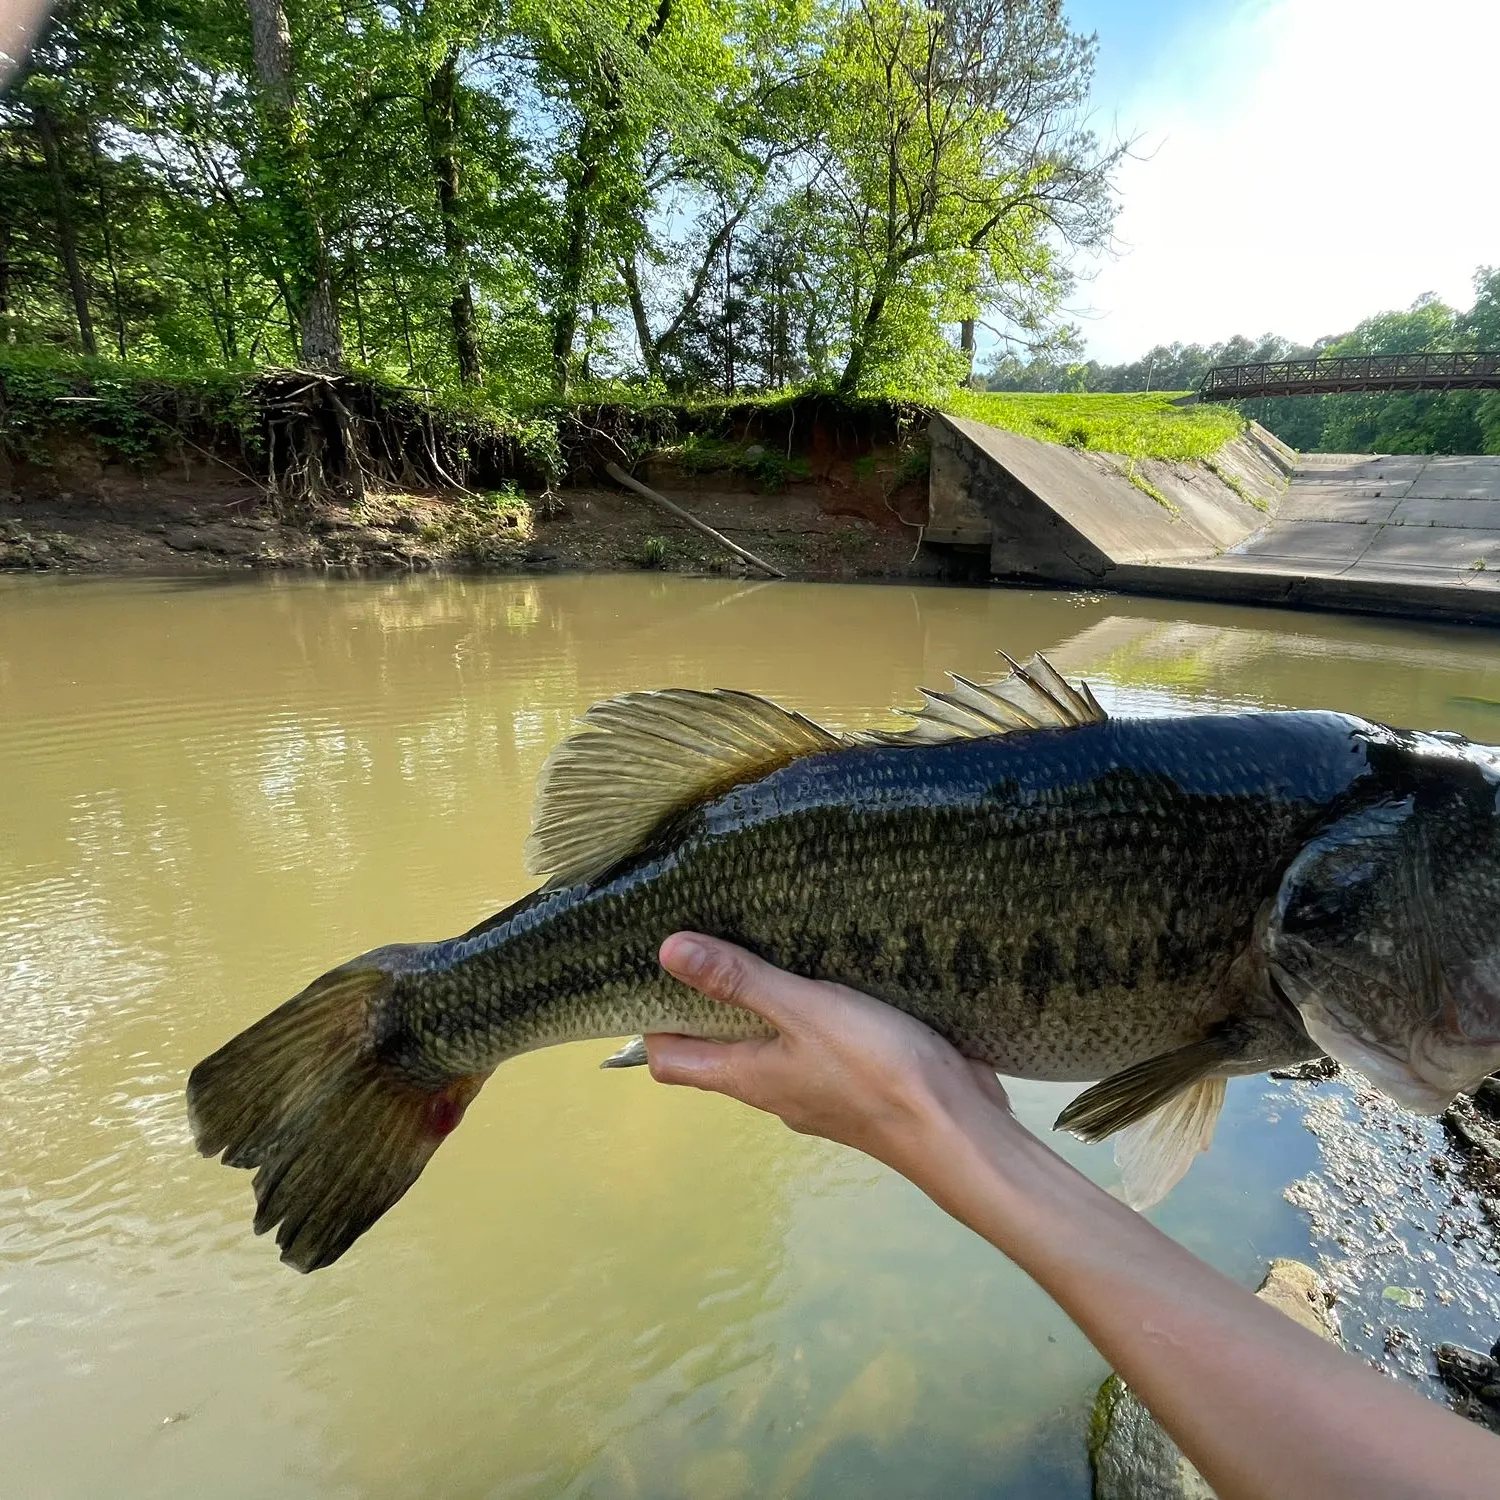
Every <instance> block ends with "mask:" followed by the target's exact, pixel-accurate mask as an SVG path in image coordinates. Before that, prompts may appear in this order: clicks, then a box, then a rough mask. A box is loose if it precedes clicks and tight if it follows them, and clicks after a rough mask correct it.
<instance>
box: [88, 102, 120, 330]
mask: <svg viewBox="0 0 1500 1500" xmlns="http://www.w3.org/2000/svg"><path fill="white" fill-rule="evenodd" d="M89 162H90V164H91V165H92V166H93V168H94V186H95V188H96V189H97V190H98V193H99V224H100V227H101V228H102V229H103V231H104V263H105V265H106V266H107V267H108V268H109V285H110V289H111V291H112V293H113V305H114V312H115V345H116V347H117V348H118V349H119V351H120V358H121V359H124V358H125V307H124V302H123V299H122V298H121V296H120V272H119V268H118V267H117V266H116V265H115V240H114V235H113V234H112V233H111V232H110V227H109V195H108V194H107V193H106V192H105V190H104V169H103V167H102V166H101V164H100V160H99V139H98V136H97V135H96V134H95V132H94V131H93V130H90V131H89Z"/></svg>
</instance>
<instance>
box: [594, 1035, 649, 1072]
mask: <svg viewBox="0 0 1500 1500" xmlns="http://www.w3.org/2000/svg"><path fill="white" fill-rule="evenodd" d="M650 1061H651V1059H650V1058H649V1057H647V1056H646V1038H645V1037H643V1036H633V1037H631V1039H630V1040H629V1041H628V1042H626V1043H625V1045H624V1046H623V1047H621V1048H620V1050H619V1051H618V1052H611V1053H610V1054H609V1056H608V1057H606V1058H605V1059H604V1061H603V1062H602V1063H600V1064H599V1066H600V1067H601V1068H644V1067H645V1066H646V1064H647V1063H649V1062H650Z"/></svg>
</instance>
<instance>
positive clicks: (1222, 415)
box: [939, 391, 1246, 459]
mask: <svg viewBox="0 0 1500 1500" xmlns="http://www.w3.org/2000/svg"><path fill="white" fill-rule="evenodd" d="M1180 394H1181V393H1180V392H1173V391H1152V392H1151V393H1150V394H1149V395H1147V394H1131V395H1120V396H1116V395H1086V396H1076V395H1063V396H1043V395H1032V394H1030V393H1021V394H1012V393H1010V392H1001V391H993V392H990V391H955V392H953V393H952V395H950V396H946V397H944V398H943V400H942V401H941V402H940V403H939V405H941V406H942V408H943V410H944V411H949V412H952V413H953V415H954V416H958V417H968V418H970V419H971V420H973V421H975V422H988V423H990V425H991V426H994V427H1003V428H1005V429H1006V430H1007V431H1009V432H1019V433H1020V434H1021V435H1022V436H1023V437H1030V438H1040V439H1041V440H1042V441H1043V442H1047V443H1064V444H1066V445H1067V446H1068V447H1070V448H1093V449H1096V450H1098V451H1100V452H1104V453H1121V454H1124V455H1125V456H1126V457H1127V458H1135V459H1142V458H1171V459H1195V458H1198V459H1201V458H1211V457H1212V456H1213V455H1214V454H1215V453H1217V452H1218V450H1219V449H1220V448H1221V447H1223V445H1224V444H1225V443H1227V442H1228V441H1229V440H1230V439H1231V438H1235V437H1238V436H1239V434H1240V433H1241V432H1243V431H1244V430H1245V425H1246V424H1245V419H1244V418H1243V417H1242V416H1240V414H1239V413H1238V412H1237V411H1235V410H1234V409H1233V408H1231V407H1227V406H1173V405H1172V403H1173V401H1175V400H1177V399H1178V397H1179V395H1180Z"/></svg>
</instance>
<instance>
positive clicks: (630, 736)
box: [526, 688, 846, 886]
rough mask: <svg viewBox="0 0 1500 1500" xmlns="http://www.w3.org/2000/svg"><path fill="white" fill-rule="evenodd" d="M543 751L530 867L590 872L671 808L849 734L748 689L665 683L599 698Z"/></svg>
mask: <svg viewBox="0 0 1500 1500" xmlns="http://www.w3.org/2000/svg"><path fill="white" fill-rule="evenodd" d="M582 722H583V724H584V726H585V727H584V728H583V730H582V731H580V732H579V733H577V734H573V735H570V736H569V737H568V738H567V739H566V740H564V741H563V742H562V744H560V745H559V746H558V747H557V748H556V749H555V750H554V751H553V752H552V753H551V755H549V756H548V757H547V760H546V763H545V764H544V765H543V767H542V774H541V776H540V778H539V779H538V781H537V790H536V803H535V806H534V809H533V812H532V818H531V837H530V838H529V839H527V841H526V868H527V869H528V870H530V871H531V873H532V874H533V875H545V876H547V877H549V880H548V883H549V884H550V885H554V886H557V885H572V884H575V883H576V882H579V881H584V880H592V879H593V878H594V877H595V876H596V875H600V874H602V873H603V872H604V871H605V870H607V869H608V868H609V867H610V866H611V865H613V864H615V863H616V862H618V861H619V860H621V859H623V858H624V857H625V856H626V855H628V854H631V853H633V852H634V851H635V850H637V849H639V848H641V847H642V846H643V845H644V844H645V842H646V840H647V838H648V837H649V836H650V834H651V832H652V831H653V830H654V829H655V828H656V827H657V826H658V825H659V824H660V823H661V822H662V820H663V819H665V818H667V817H669V816H670V815H671V814H672V813H674V812H677V811H679V810H681V809H682V808H685V807H691V806H692V805H693V804H694V803H696V802H703V801H707V800H708V799H709V798H710V797H712V796H714V795H716V794H718V793H719V792H722V791H725V790H727V789H728V788H729V787H731V786H737V785H739V784H740V783H742V782H747V781H755V780H758V779H759V778H760V777H762V776H766V775H768V774H769V773H770V772H772V771H774V770H777V769H778V768H779V767H781V766H784V765H788V764H789V763H790V762H792V761H794V760H798V759H800V758H801V757H802V756H804V755H813V754H816V753H817V752H818V751H820V750H835V749H837V748H838V747H839V746H840V745H842V744H845V743H846V741H845V740H843V739H841V738H840V737H839V736H838V735H835V734H833V733H831V732H830V731H829V730H827V729H824V728H822V726H821V725H818V724H814V723H813V721H812V720H811V719H807V718H804V717H803V716H802V715H801V714H798V713H792V712H790V711H789V710H787V709H784V708H781V707H779V706H778V705H777V704H775V703H772V702H770V701H769V700H768V699H765V698H757V697H756V696H755V695H754V694H753V693H736V692H730V691H727V690H725V689H718V690H716V691H714V692H700V691H697V690H695V689H691V688H667V689H665V690H664V691H662V692H657V693H625V694H623V695H622V696H620V697H618V698H610V699H607V700H606V701H605V702H603V703H596V704H595V705H594V706H593V707H592V708H591V709H589V711H588V712H587V713H586V714H584V716H583V720H582Z"/></svg>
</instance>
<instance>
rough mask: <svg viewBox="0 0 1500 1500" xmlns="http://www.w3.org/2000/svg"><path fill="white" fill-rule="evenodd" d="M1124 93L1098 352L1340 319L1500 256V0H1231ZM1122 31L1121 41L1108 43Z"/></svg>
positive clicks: (1089, 300)
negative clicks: (1131, 154)
mask: <svg viewBox="0 0 1500 1500" xmlns="http://www.w3.org/2000/svg"><path fill="white" fill-rule="evenodd" d="M1222 15H1223V22H1222V24H1221V25H1219V26H1217V27H1215V28H1213V29H1212V30H1205V29H1203V28H1195V29H1194V32H1193V33H1192V34H1191V35H1187V36H1185V37H1184V38H1183V40H1182V42H1181V44H1180V45H1179V47H1178V49H1177V50H1176V51H1175V52H1174V53H1173V54H1172V55H1170V56H1167V57H1164V58H1163V59H1162V63H1161V65H1160V66H1159V67H1158V69H1157V70H1156V71H1155V72H1154V74H1153V75H1152V76H1151V77H1149V78H1143V79H1141V80H1140V81H1139V82H1138V84H1137V85H1136V86H1135V87H1134V88H1133V89H1132V91H1131V92H1130V94H1129V95H1128V96H1127V97H1126V98H1125V99H1124V100H1122V101H1121V103H1120V106H1119V116H1120V121H1121V128H1122V129H1126V130H1129V129H1131V128H1132V127H1133V128H1134V129H1136V130H1139V131H1140V132H1142V133H1143V135H1144V139H1143V141H1142V143H1141V149H1142V150H1146V151H1150V153H1151V154H1150V156H1149V159H1145V160H1140V161H1132V162H1129V163H1127V164H1126V166H1125V167H1124V169H1123V171H1122V172H1121V176H1120V188H1121V197H1122V200H1123V204H1124V208H1123V211H1122V213H1121V215H1120V219H1119V221H1118V225H1117V237H1118V238H1119V240H1120V241H1121V242H1122V243H1123V246H1124V248H1125V254H1124V255H1123V256H1122V257H1121V258H1120V259H1118V260H1115V261H1108V262H1105V263H1104V264H1103V265H1102V266H1101V267H1100V268H1099V270H1098V273H1097V275H1096V276H1095V278H1094V279H1093V280H1092V281H1089V282H1086V283H1084V284H1083V285H1082V286H1080V288H1079V290H1078V293H1077V294H1076V296H1075V298H1074V309H1075V315H1077V314H1083V315H1082V316H1079V319H1078V320H1079V322H1080V323H1081V324H1082V327H1083V330H1084V336H1085V339H1086V340H1087V343H1088V347H1089V352H1090V353H1091V354H1092V355H1093V356H1094V357H1096V358H1099V359H1103V360H1119V359H1128V358H1133V357H1135V356H1136V355H1139V354H1141V353H1143V352H1144V351H1145V350H1146V349H1147V348H1148V347H1150V346H1151V345H1152V344H1155V343H1159V342H1162V343H1165V342H1170V341H1172V340H1174V339H1181V340H1183V341H1198V342H1208V341H1211V340H1216V339H1221V338H1225V337H1227V336H1229V335H1230V334H1234V333H1246V334H1250V335H1252V336H1253V335H1255V334H1259V333H1264V332H1276V333H1282V334H1285V335H1287V336H1288V337H1290V338H1294V339H1297V340H1311V339H1313V338H1316V337H1317V336H1318V335H1320V334H1325V333H1338V332H1341V331H1343V330H1344V329H1346V328H1348V327H1350V326H1352V325H1353V324H1354V323H1356V322H1358V320H1359V319H1360V318H1362V317H1365V316H1367V315H1368V314H1370V313H1372V312H1377V311H1380V310H1381V309H1383V308H1389V307H1405V306H1406V305H1407V304H1409V303H1410V302H1411V301H1412V300H1413V299H1414V298H1415V297H1417V296H1419V295H1421V293H1423V292H1427V291H1435V292H1437V293H1438V294H1439V295H1440V296H1441V297H1443V298H1444V299H1445V300H1446V301H1449V302H1452V303H1454V304H1456V305H1458V306H1461V307H1462V306H1467V305H1468V303H1469V301H1470V298H1471V287H1470V280H1471V277H1472V274H1473V271H1474V269H1475V267H1476V266H1478V265H1480V264H1495V263H1500V191H1497V186H1500V184H1497V180H1496V178H1497V174H1496V166H1497V157H1500V151H1497V147H1500V132H1497V129H1496V126H1495V98H1496V92H1495V91H1496V83H1495V77H1494V68H1495V59H1496V58H1497V57H1500V0H1424V3H1422V4H1419V5H1414V4H1412V3H1411V0H1257V3H1252V4H1242V5H1240V6H1238V7H1236V8H1234V9H1231V8H1230V7H1229V6H1228V5H1225V6H1224V7H1223V11H1222ZM1106 45H1107V43H1106Z"/></svg>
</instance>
